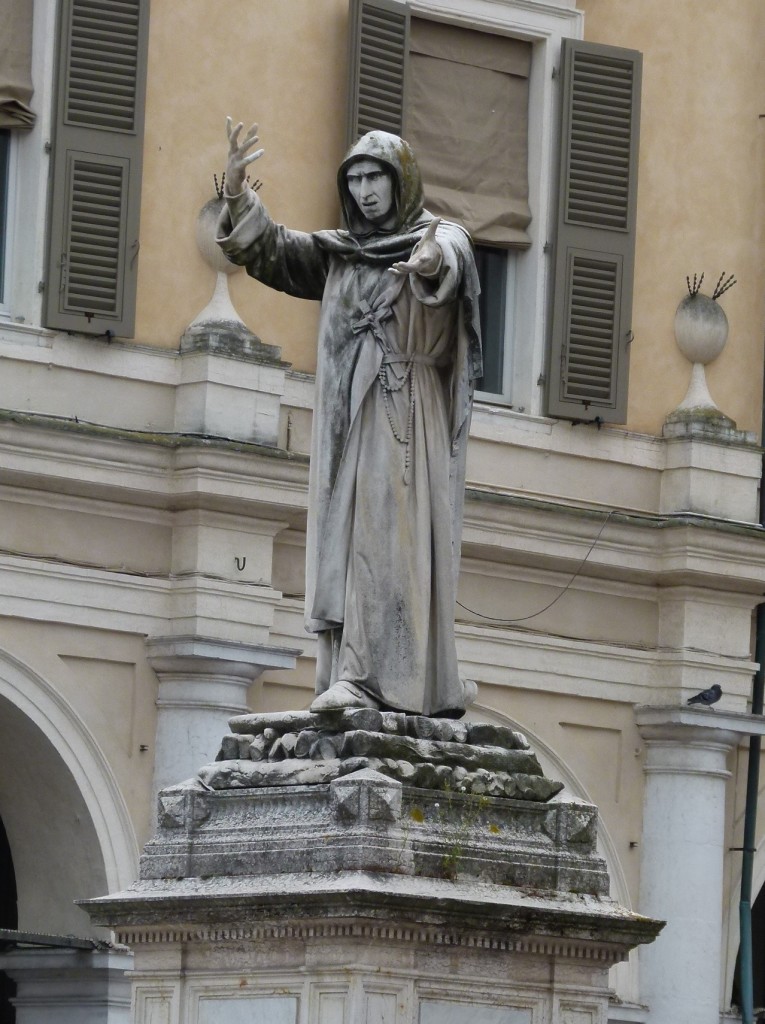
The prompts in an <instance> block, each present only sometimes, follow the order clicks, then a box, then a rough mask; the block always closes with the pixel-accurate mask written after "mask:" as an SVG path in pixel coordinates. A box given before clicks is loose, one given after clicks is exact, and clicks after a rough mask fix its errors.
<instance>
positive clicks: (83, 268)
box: [45, 0, 149, 337]
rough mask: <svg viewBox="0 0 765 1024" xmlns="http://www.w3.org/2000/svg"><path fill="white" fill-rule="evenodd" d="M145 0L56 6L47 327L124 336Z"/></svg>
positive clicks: (136, 211) (130, 299)
mask: <svg viewBox="0 0 765 1024" xmlns="http://www.w3.org/2000/svg"><path fill="white" fill-rule="evenodd" d="M148 20H149V9H148V0H63V2H62V5H61V22H60V31H59V40H60V43H59V55H58V96H57V105H56V131H55V138H54V145H53V170H52V183H51V222H50V236H49V254H48V271H47V275H46V280H45V291H46V302H45V323H46V326H48V327H52V328H57V329H60V330H66V331H81V332H85V333H88V334H105V333H106V332H107V331H109V332H111V334H113V335H115V336H118V337H131V336H132V335H133V332H134V323H135V292H136V278H137V274H138V228H139V216H140V201H141V158H142V149H143V112H144V97H145V80H146V49H147V45H146V40H147V35H148Z"/></svg>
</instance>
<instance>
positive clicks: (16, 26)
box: [0, 0, 35, 129]
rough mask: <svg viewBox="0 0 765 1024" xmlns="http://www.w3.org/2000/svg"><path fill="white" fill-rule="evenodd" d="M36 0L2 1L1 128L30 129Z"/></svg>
mask: <svg viewBox="0 0 765 1024" xmlns="http://www.w3.org/2000/svg"><path fill="white" fill-rule="evenodd" d="M32 7H33V0H3V2H2V3H0V128H22V129H29V128H31V127H32V125H33V124H34V123H35V114H34V113H33V111H32V108H31V107H30V106H29V101H30V100H31V98H32V91H33V89H32Z"/></svg>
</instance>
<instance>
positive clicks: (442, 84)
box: [405, 18, 531, 247]
mask: <svg viewBox="0 0 765 1024" xmlns="http://www.w3.org/2000/svg"><path fill="white" fill-rule="evenodd" d="M530 65H531V44H530V43H527V42H525V41H523V40H519V39H509V38H506V37H504V36H499V35H492V34H489V33H484V32H475V31H473V30H472V29H463V28H460V27H458V26H455V25H448V24H443V23H440V22H432V21H426V20H425V19H422V18H412V19H411V34H410V43H409V83H408V84H409V93H408V100H407V111H406V127H405V134H406V138H407V140H408V141H409V142H410V143H411V145H412V147H413V149H414V151H415V153H416V154H417V159H418V162H419V164H420V168H421V170H422V176H423V180H424V182H425V198H426V205H427V207H428V209H429V210H430V211H431V212H432V213H435V214H438V215H440V216H443V217H447V218H449V219H453V220H456V221H457V222H458V223H460V224H462V225H464V226H465V227H466V228H467V230H468V231H469V232H470V234H471V235H472V237H473V239H474V240H475V241H476V242H479V243H484V244H488V245H497V246H505V247H525V246H528V245H529V244H530V240H529V236H528V234H527V232H526V228H527V227H528V224H529V222H530V220H531V212H530V210H529V202H528V172H527V166H528V92H529V90H528V76H529V68H530Z"/></svg>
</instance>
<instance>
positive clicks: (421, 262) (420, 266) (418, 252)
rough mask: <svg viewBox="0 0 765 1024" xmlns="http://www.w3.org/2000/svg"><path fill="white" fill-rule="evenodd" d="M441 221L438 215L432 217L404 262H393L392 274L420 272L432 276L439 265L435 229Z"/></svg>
mask: <svg viewBox="0 0 765 1024" xmlns="http://www.w3.org/2000/svg"><path fill="white" fill-rule="evenodd" d="M440 223H441V218H440V217H434V218H433V220H432V221H431V222H430V224H428V226H427V228H426V229H425V234H424V235H423V236H422V238H421V239H420V240H419V242H418V243H417V245H416V246H415V247H414V249H412V255H411V256H410V257H409V259H408V260H407V261H406V262H404V263H394V264H393V266H392V267H391V268H390V270H391V272H392V273H393V274H422V276H423V277H432V276H433V275H434V274H437V273H438V270H439V267H440V266H441V249H440V247H439V245H438V242H437V241H436V229H437V227H438V225H439V224H440Z"/></svg>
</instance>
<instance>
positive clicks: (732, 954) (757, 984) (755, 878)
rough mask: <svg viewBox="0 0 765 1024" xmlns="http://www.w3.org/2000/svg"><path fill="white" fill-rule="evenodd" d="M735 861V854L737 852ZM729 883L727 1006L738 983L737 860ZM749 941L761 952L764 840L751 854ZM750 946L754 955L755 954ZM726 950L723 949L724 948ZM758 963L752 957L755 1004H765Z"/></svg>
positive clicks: (764, 920) (764, 943) (764, 937)
mask: <svg viewBox="0 0 765 1024" xmlns="http://www.w3.org/2000/svg"><path fill="white" fill-rule="evenodd" d="M736 857H737V860H738V854H737V855H736ZM731 879H732V885H731V890H730V899H729V900H728V914H727V942H726V943H724V947H725V945H727V956H725V957H724V978H723V993H724V996H725V1005H726V1006H727V1005H728V1004H729V1003H730V1002H732V1000H733V996H734V995H736V988H737V985H738V978H737V975H738V964H739V953H740V949H741V943H740V939H741V925H740V919H739V904H740V901H741V862H740V860H738V863H737V867H736V871H735V873H733V874H731ZM752 944H753V947H754V949H757V950H758V951H762V949H763V948H765V839H760V841H759V842H758V843H757V851H756V853H755V855H754V870H753V871H752ZM754 949H753V954H754ZM723 952H725V948H724V950H723ZM758 963H761V960H760V961H758V960H756V959H755V961H754V965H755V978H754V989H755V992H754V998H755V1002H754V1006H755V1009H756V1008H757V1007H758V1006H763V1005H765V991H764V990H765V986H763V984H762V979H761V974H762V972H761V971H760V976H759V977H758V975H757V970H758V968H757V964H758ZM758 995H760V996H762V1002H758V1001H757V997H758Z"/></svg>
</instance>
